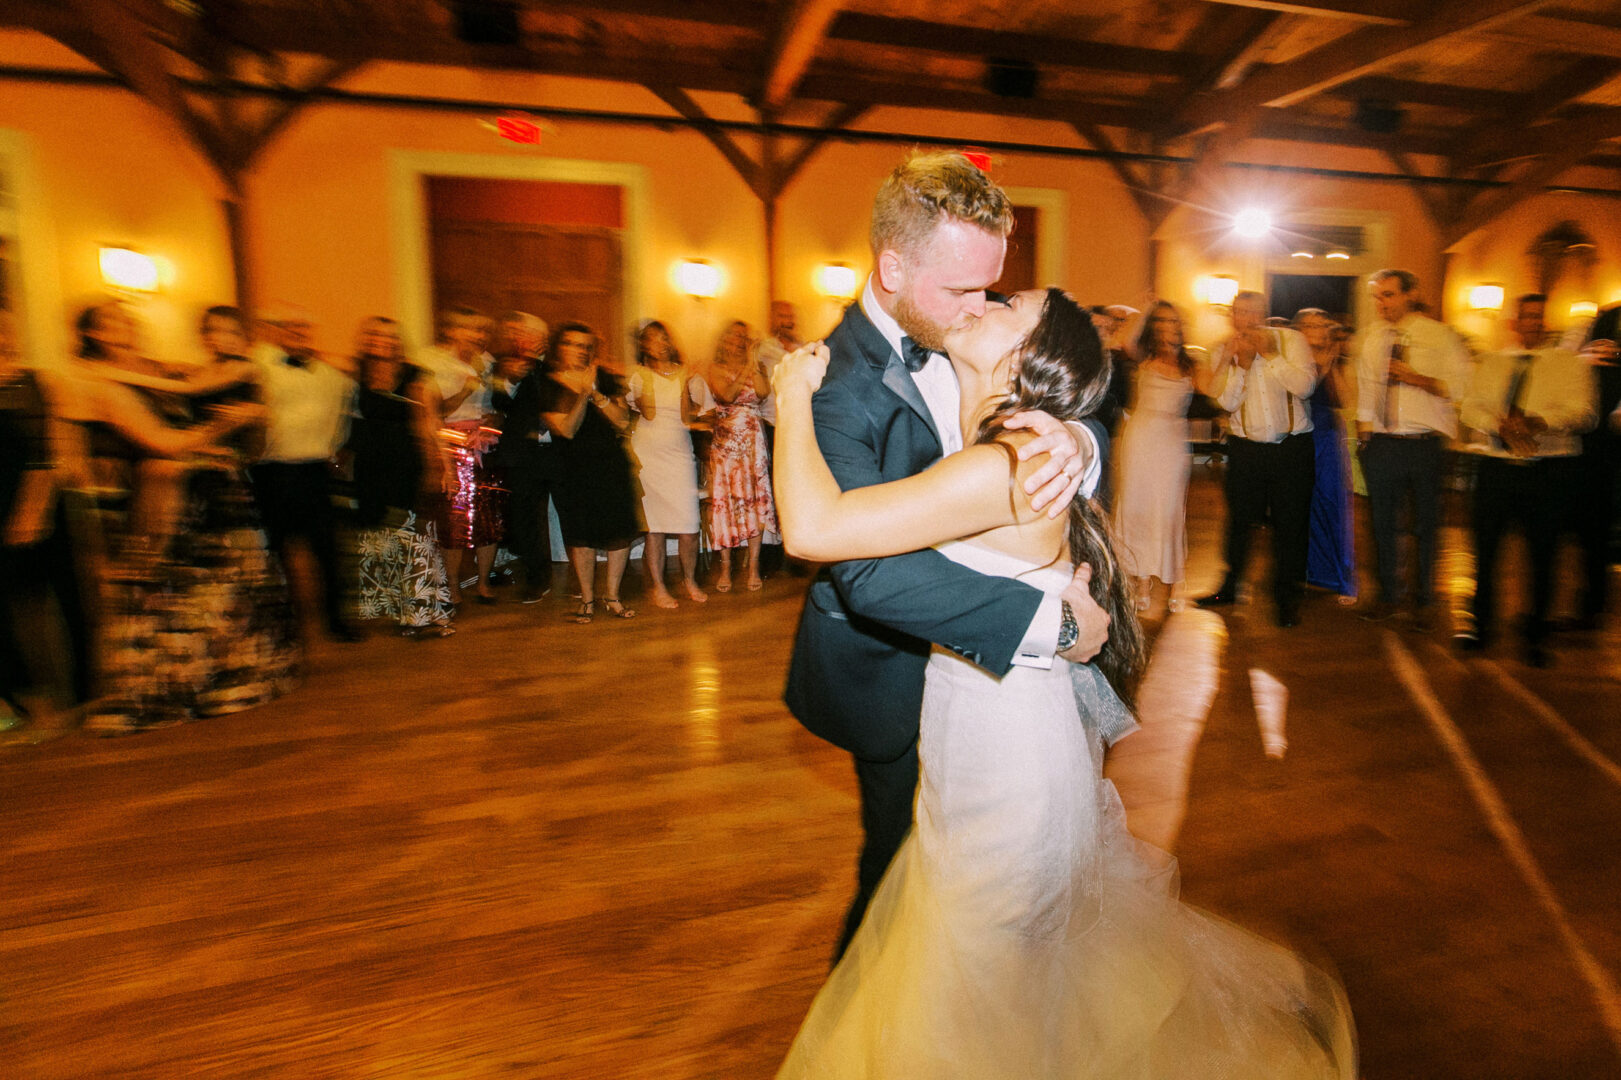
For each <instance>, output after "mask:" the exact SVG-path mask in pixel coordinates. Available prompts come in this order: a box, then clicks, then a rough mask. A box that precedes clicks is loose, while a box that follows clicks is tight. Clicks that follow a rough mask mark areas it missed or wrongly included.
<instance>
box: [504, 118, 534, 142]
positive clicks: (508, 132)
mask: <svg viewBox="0 0 1621 1080" xmlns="http://www.w3.org/2000/svg"><path fill="white" fill-rule="evenodd" d="M495 133H496V134H497V135H499V136H501V138H503V139H506V140H508V141H510V142H515V143H523V144H524V145H526V146H539V145H540V125H539V124H537V123H535V122H534V121H533V120H531V119H529V118H528V117H527V116H502V117H498V118H497V119H496V121H495Z"/></svg>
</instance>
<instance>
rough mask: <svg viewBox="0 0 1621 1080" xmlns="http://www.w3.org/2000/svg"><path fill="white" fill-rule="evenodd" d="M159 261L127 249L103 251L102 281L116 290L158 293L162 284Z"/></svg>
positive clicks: (115, 248)
mask: <svg viewBox="0 0 1621 1080" xmlns="http://www.w3.org/2000/svg"><path fill="white" fill-rule="evenodd" d="M161 276H162V275H161V274H160V273H159V267H158V260H157V259H155V258H153V257H152V256H150V255H143V254H141V253H140V252H139V251H135V250H133V249H131V248H126V247H104V248H102V249H101V280H102V281H104V282H106V284H107V285H109V286H110V287H112V288H114V289H125V290H128V291H129V292H157V291H158V285H159V284H160V280H159V279H160V277H161Z"/></svg>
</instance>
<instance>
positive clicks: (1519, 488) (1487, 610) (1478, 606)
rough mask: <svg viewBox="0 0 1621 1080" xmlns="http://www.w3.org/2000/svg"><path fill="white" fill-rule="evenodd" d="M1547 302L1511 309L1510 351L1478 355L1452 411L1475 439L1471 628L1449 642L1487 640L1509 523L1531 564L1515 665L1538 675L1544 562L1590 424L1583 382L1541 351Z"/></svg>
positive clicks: (1523, 300)
mask: <svg viewBox="0 0 1621 1080" xmlns="http://www.w3.org/2000/svg"><path fill="white" fill-rule="evenodd" d="M1547 306H1548V298H1547V297H1546V296H1543V295H1541V294H1539V293H1531V294H1528V295H1526V296H1522V297H1520V298H1519V300H1518V301H1516V302H1515V318H1514V321H1513V322H1512V323H1510V324H1509V325H1510V329H1511V330H1512V331H1513V333H1514V336H1515V337H1516V338H1517V339H1518V341H1519V346H1518V347H1517V348H1512V349H1503V350H1501V351H1499V352H1494V353H1489V354H1487V355H1486V356H1483V357H1481V359H1480V366H1479V367H1478V368H1476V370H1475V375H1474V379H1473V380H1472V381H1471V383H1470V386H1469V392H1468V393H1467V394H1466V395H1465V396H1464V399H1463V405H1462V407H1461V408H1460V410H1459V418H1460V419H1461V420H1462V421H1463V423H1464V424H1465V425H1466V426H1467V427H1470V428H1472V429H1474V430H1475V431H1477V432H1479V433H1480V435H1481V436H1482V437H1483V438H1484V440H1485V441H1484V442H1481V443H1477V444H1476V445H1475V446H1473V447H1472V449H1474V450H1475V451H1476V452H1477V453H1479V454H1481V461H1480V471H1479V474H1478V479H1477V482H1476V485H1475V505H1474V522H1473V524H1474V533H1475V599H1474V603H1473V605H1472V611H1473V614H1474V626H1473V627H1472V628H1471V627H1466V628H1464V629H1463V630H1462V631H1461V632H1460V633H1459V634H1458V635H1457V638H1456V640H1457V643H1458V645H1459V647H1460V648H1462V649H1463V650H1464V651H1465V652H1478V651H1480V650H1482V649H1484V648H1485V647H1486V646H1487V645H1488V644H1490V643H1491V640H1492V637H1493V635H1494V634H1495V632H1496V629H1497V626H1496V614H1497V611H1496V599H1497V552H1498V547H1499V545H1500V544H1501V542H1502V539H1503V534H1504V533H1506V532H1507V531H1508V528H1509V526H1510V525H1511V524H1512V523H1513V522H1514V521H1515V520H1516V519H1518V520H1519V522H1520V524H1521V526H1522V527H1523V528H1524V530H1525V540H1526V546H1527V547H1528V548H1529V549H1530V556H1531V610H1530V612H1529V613H1528V614H1527V616H1526V620H1525V659H1526V662H1527V663H1529V664H1531V665H1532V666H1533V667H1546V666H1547V665H1548V663H1549V662H1550V658H1549V655H1548V651H1547V639H1548V618H1549V616H1550V615H1551V614H1552V611H1553V591H1554V590H1553V572H1554V556H1555V555H1556V553H1557V552H1558V550H1559V533H1560V527H1561V525H1562V524H1563V520H1564V517H1565V513H1566V509H1567V507H1568V506H1569V504H1570V500H1571V499H1573V498H1575V497H1577V484H1576V473H1575V468H1576V456H1577V455H1578V454H1580V453H1581V449H1582V443H1581V438H1580V434H1581V433H1582V432H1584V431H1588V430H1590V429H1591V428H1592V427H1593V425H1594V423H1595V422H1596V421H1597V419H1598V407H1597V395H1596V393H1595V388H1594V385H1593V376H1592V373H1591V371H1590V370H1589V368H1588V367H1587V365H1586V364H1584V363H1583V362H1582V361H1581V359H1580V358H1579V357H1578V356H1577V355H1576V354H1575V353H1574V352H1571V351H1570V350H1569V349H1564V348H1560V347H1559V346H1557V345H1549V344H1545V343H1544V339H1545V337H1546V327H1545V326H1544V323H1543V316H1544V313H1545V312H1546V311H1547Z"/></svg>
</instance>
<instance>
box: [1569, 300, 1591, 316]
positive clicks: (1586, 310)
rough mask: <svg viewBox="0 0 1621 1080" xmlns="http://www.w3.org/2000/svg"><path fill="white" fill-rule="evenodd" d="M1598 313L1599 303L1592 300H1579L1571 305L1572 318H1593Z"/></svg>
mask: <svg viewBox="0 0 1621 1080" xmlns="http://www.w3.org/2000/svg"><path fill="white" fill-rule="evenodd" d="M1597 315H1598V304H1597V303H1595V302H1594V301H1592V300H1578V301H1576V302H1575V303H1574V304H1572V305H1570V317H1571V318H1572V319H1591V318H1594V317H1595V316H1597Z"/></svg>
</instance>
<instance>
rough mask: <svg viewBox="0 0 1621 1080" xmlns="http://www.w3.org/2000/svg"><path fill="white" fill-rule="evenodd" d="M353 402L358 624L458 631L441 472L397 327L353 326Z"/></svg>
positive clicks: (423, 400)
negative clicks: (444, 544)
mask: <svg viewBox="0 0 1621 1080" xmlns="http://www.w3.org/2000/svg"><path fill="white" fill-rule="evenodd" d="M355 361H356V366H357V371H356V376H357V378H358V380H359V383H360V394H359V398H358V400H357V401H356V407H355V413H356V415H355V418H354V422H353V424H352V425H351V427H350V429H349V447H348V448H349V452H350V453H351V454H352V455H353V462H354V476H355V497H356V501H357V503H358V507H357V513H358V519H357V522H356V524H357V525H358V526H359V534H358V536H357V537H356V547H357V549H358V552H359V556H360V617H361V618H362V619H373V618H388V619H394V620H396V621H397V622H398V623H399V627H400V633H401V635H403V636H405V637H419V636H424V635H432V636H436V637H448V636H449V635H451V634H452V633H454V632H455V630H454V628H453V627H452V626H451V622H450V620H451V615H452V614H453V612H454V611H455V607H454V606H453V605H452V604H451V602H450V584H449V579H448V577H447V575H446V574H445V562H444V558H443V556H442V555H441V554H440V551H439V534H438V527H437V525H436V523H435V521H434V515H433V513H431V512H427V511H428V510H429V508H430V507H433V506H435V505H436V504H437V503H438V501H439V500H438V496H439V494H440V492H441V490H442V487H443V484H444V474H445V465H444V461H443V459H442V456H441V454H440V451H439V441H438V425H437V424H436V423H435V421H436V419H437V409H436V407H435V400H436V399H435V396H434V392H433V389H432V388H431V386H430V385H429V382H430V380H431V378H432V376H431V375H429V374H428V373H427V372H425V371H423V370H422V369H421V368H419V367H416V366H415V365H414V364H411V363H409V362H408V361H407V360H406V359H405V355H404V351H403V349H402V348H401V346H400V331H399V326H398V324H396V323H395V322H394V320H393V319H387V318H382V317H380V316H379V317H373V318H370V319H367V320H365V321H364V322H362V323H361V324H360V335H359V342H358V348H357V350H356V354H355Z"/></svg>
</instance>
